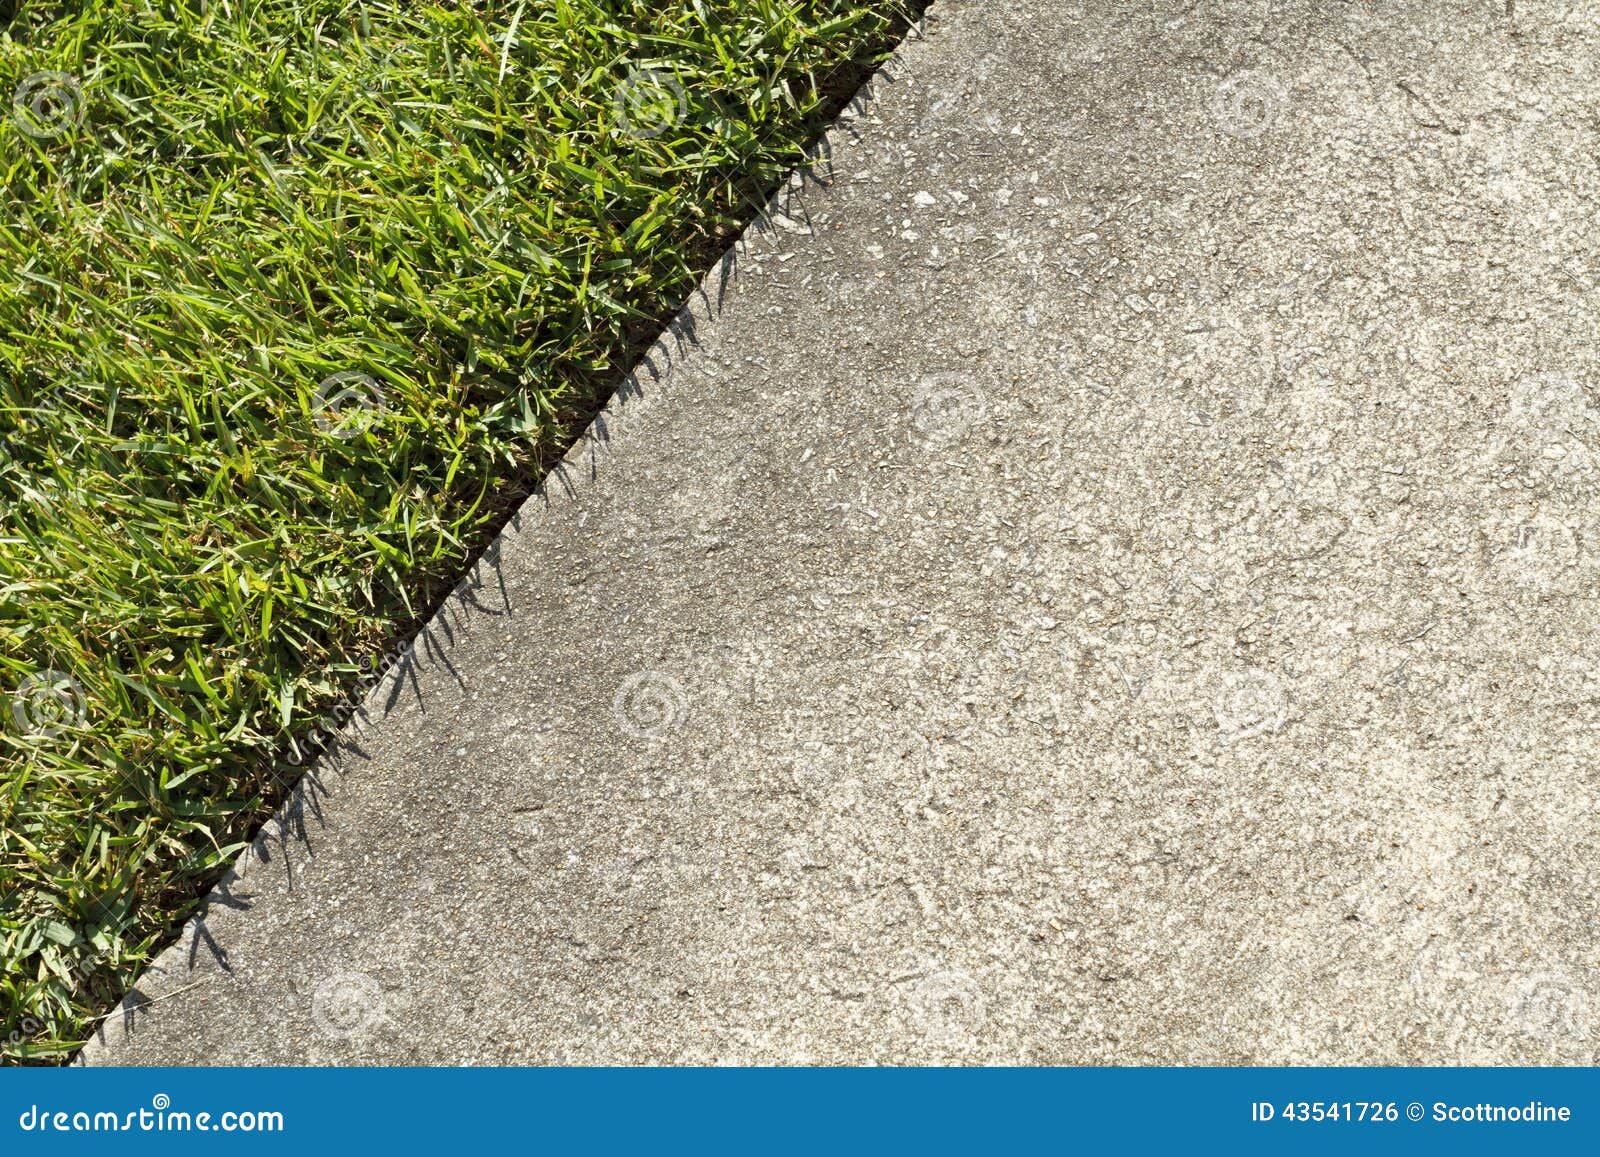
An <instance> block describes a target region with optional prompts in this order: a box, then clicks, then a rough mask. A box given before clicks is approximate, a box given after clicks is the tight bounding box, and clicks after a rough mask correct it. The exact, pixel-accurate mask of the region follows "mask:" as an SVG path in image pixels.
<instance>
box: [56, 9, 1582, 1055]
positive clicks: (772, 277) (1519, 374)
mask: <svg viewBox="0 0 1600 1157" xmlns="http://www.w3.org/2000/svg"><path fill="white" fill-rule="evenodd" d="M1510 7H1511V6H1510V5H1505V4H1502V3H1500V0H1494V2H1492V3H1489V2H1483V3H1450V4H1443V3H1423V2H1414V3H1404V4H1385V5H1375V4H1368V3H1350V4H1340V5H1332V4H1326V3H1321V2H1318V3H1291V4H1284V3H1272V4H1270V5H1269V4H1266V3H1247V2H1238V3H1228V4H1213V3H1204V2H1201V3H1193V4H1188V3H1185V4H1178V3H1162V2H1158V3H1154V4H1151V3H1148V2H1141V3H1085V4H1073V3H1061V2H1059V0H1019V2H1016V3H1011V4H1003V5H996V4H992V3H989V2H987V0H984V2H978V0H960V2H957V0H941V2H940V3H939V4H937V5H936V7H935V9H934V16H935V20H934V21H933V24H932V26H931V27H930V29H929V34H928V35H927V36H926V37H925V38H923V39H919V40H914V41H912V42H909V43H908V44H907V45H906V46H905V47H904V48H903V50H902V52H901V53H900V55H899V58H898V60H897V62H896V64H895V65H894V67H893V68H892V70H891V71H892V73H893V77H894V78H893V79H892V80H883V79H880V81H879V82H877V84H876V86H875V90H874V96H873V99H872V100H871V101H869V102H867V103H866V104H865V105H864V107H863V108H862V109H861V110H860V111H859V112H858V113H857V114H856V115H854V116H851V117H848V118H847V119H846V120H845V121H844V122H843V123H842V124H841V125H840V126H839V128H838V130H837V131H836V132H834V133H833V134H832V137H831V141H832V146H833V150H834V156H833V175H834V178H835V179H834V183H833V184H832V185H831V186H830V187H827V188H821V187H816V186H813V187H810V188H809V189H807V190H806V191H805V192H803V193H802V194H801V195H800V196H799V198H798V204H797V205H795V206H792V207H791V210H790V213H789V216H788V217H785V218H784V219H782V220H780V221H779V222H778V223H777V225H776V226H775V227H771V228H769V229H768V230H767V231H766V232H765V233H763V234H761V235H760V236H755V237H752V238H751V239H750V244H749V246H748V248H747V249H746V251H745V252H744V253H743V254H742V256H741V257H740V258H739V261H738V270H739V271H738V274H737V276H736V277H734V278H733V280H732V281H731V283H730V284H729V285H728V286H727V287H726V293H725V295H722V296H721V297H720V300H719V293H720V291H721V289H722V286H721V284H720V279H719V278H713V279H712V281H711V282H710V283H709V285H708V290H709V292H708V294H707V296H706V297H705V298H704V299H703V300H700V301H697V302H696V303H695V305H694V306H693V309H692V311H691V313H692V318H690V317H686V319H685V321H686V323H688V322H690V321H692V331H693V336H692V340H689V339H688V337H687V334H686V333H681V334H680V335H679V337H678V338H677V339H671V340H667V341H665V342H663V343H662V345H661V346H660V347H659V348H658V349H657V351H656V352H655V354H654V356H653V358H652V363H653V369H651V370H642V371H641V373H640V375H639V379H640V380H639V383H638V389H637V390H636V391H634V392H632V393H631V394H630V396H629V397H628V398H627V399H626V400H625V401H622V402H619V404H618V405H617V406H616V407H614V410H613V413H612V414H611V415H610V416H609V417H608V418H607V420H606V421H605V422H604V423H603V424H602V426H601V427H600V428H597V430H596V431H595V432H594V434H593V435H592V436H591V437H590V438H589V439H588V440H587V441H586V442H585V443H584V444H583V445H582V446H581V447H580V448H579V450H578V451H577V452H575V454H574V455H573V457H572V458H571V459H570V461H569V464H568V466H567V468H566V469H564V470H563V471H562V473H561V475H560V477H559V478H558V479H555V480H553V481H552V482H551V484H550V485H549V486H548V488H547V490H546V492H545V493H543V494H541V495H540V496H539V497H537V498H535V499H534V500H533V501H531V502H530V503H529V504H528V505H527V506H526V507H525V508H524V510H523V511H522V513H521V515H520V517H519V519H518V521H517V523H516V525H515V527H514V528H513V529H512V530H510V531H509V532H508V533H506V534H505V536H504V537H503V539H502V540H501V541H500V543H499V544H498V547H497V549H496V551H495V552H494V553H493V554H492V555H491V557H490V558H489V559H488V560H486V562H485V564H484V565H483V566H481V567H479V568H478V572H477V574H476V576H475V578H474V580H473V581H474V584H475V585H472V586H470V587H469V588H468V589H467V590H465V591H464V592H463V594H462V597H461V598H459V599H458V600H457V601H456V602H455V603H453V604H452V605H451V607H450V608H448V610H447V611H446V612H445V613H444V614H443V615H442V616H441V618H440V620H439V621H438V622H437V623H436V624H435V626H434V628H433V629H432V630H431V631H430V633H429V636H428V639H429V647H428V652H429V653H428V654H427V655H425V656H420V657H419V660H418V664H417V667H416V669H415V670H414V671H413V672H411V673H409V677H408V678H407V679H406V681H405V682H404V685H403V686H402V687H401V688H400V689H399V690H398V692H397V695H396V696H395V697H394V702H393V704H392V707H391V708H390V709H388V710H387V712H386V713H385V711H384V710H383V707H384V704H385V703H386V702H388V700H387V699H382V700H379V701H376V702H375V704H374V719H373V721H372V724H371V726H369V727H368V728H366V730H365V733H364V734H363V735H361V736H359V737H358V748H357V749H355V750H351V751H350V752H348V753H347V755H346V757H345V758H344V759H343V760H342V761H341V762H340V763H338V764H337V765H327V766H324V767H323V768H321V769H320V770H319V772H318V777H317V790H316V791H315V793H314V795H313V796H311V797H308V798H307V800H306V801H305V806H304V808H303V811H302V812H301V813H299V814H296V815H293V816H292V817H291V820H292V822H291V823H290V824H289V825H288V826H287V827H286V828H281V829H279V828H275V829H273V830H272V831H270V832H269V833H268V836H267V837H266V839H265V840H264V842H263V844H262V845H261V851H262V852H263V853H264V855H261V856H260V857H259V858H256V859H252V860H250V861H247V862H246V863H245V864H244V865H243V866H242V869H241V871H242V875H241V876H240V878H237V879H234V880H232V881H230V882H229V884H228V885H227V887H226V889H225V894H224V895H223V896H222V897H220V898H219V899H218V901H217V902H216V903H214V904H213V905H212V906H211V908H210V910H209V912H208V913H207V914H206V916H205V918H204V921H203V924H202V925H197V926H195V927H193V928H191V929H190V932H189V933H188V935H187V936H186V937H185V940H184V943H183V944H182V945H180V946H179V947H178V948H177V949H175V950H173V951H172V952H170V953H169V954H168V955H167V956H165V957H164V958H163V959H162V960H161V961H160V962H159V964H158V965H157V966H156V967H154V968H152V969H151V971H150V972H149V974H148V975H147V976H146V977H145V978H144V979H143V980H142V981H141V982H140V984H139V993H140V994H141V996H142V997H145V998H151V997H162V996H164V995H166V994H168V993H174V994H175V995H172V996H171V998H170V999H168V1000H164V1001H162V1002H160V1003H158V1004H156V1005H155V1006H153V1007H152V1008H150V1009H148V1010H147V1011H145V1012H142V1013H140V1014H138V1016H137V1017H136V1018H129V1020H125V1019H124V1018H117V1019H113V1020H111V1021H108V1022H107V1026H106V1031H105V1036H104V1040H103V1042H100V1043H97V1044H96V1045H94V1046H92V1047H91V1048H90V1049H89V1050H88V1052H87V1053H86V1059H87V1060H89V1061H90V1062H92V1063H107V1062H111V1063H141V1064H142V1063H267V1062H270V1063H291V1064H292V1063H301V1062H371V1063H413V1062H416V1063H463V1062H464V1063H479V1062H510V1063H525V1062H543V1063H612V1062H617V1063H633V1062H669V1063H685V1062H687V1063H700V1062H801V1063H804V1062H916V1061H962V1062H966V1061H973V1062H1083V1063H1102V1062H1119V1063H1121V1062H1126V1063H1155V1062H1185V1063H1239V1062H1245V1063H1249V1062H1313V1061H1315V1062H1370V1063H1384V1064H1389V1063H1399V1062H1429V1063H1450V1062H1555V1061H1561V1062H1594V1061H1595V1060H1596V1059H1597V1045H1596V1040H1597V1035H1596V1034H1597V1031H1600V953H1597V932H1596V923H1595V895H1596V876H1597V872H1596V866H1597V855H1596V853H1597V836H1600V822H1597V809H1596V780H1597V771H1596V767H1597V760H1596V756H1597V754H1600V753H1597V746H1600V743H1597V732H1600V667H1597V662H1596V655H1597V654H1600V617H1597V614H1596V601H1595V597H1594V592H1595V591H1596V590H1597V589H1600V586H1597V580H1600V563H1597V559H1596V550H1595V548H1596V544H1597V542H1600V506H1597V504H1596V497H1597V495H1600V409H1597V408H1596V402H1597V400H1600V393H1597V388H1600V374H1597V368H1600V361H1597V350H1596V334H1597V325H1596V322H1597V318H1596V309H1595V306H1596V303H1597V300H1600V298H1597V293H1596V281H1595V278H1596V275H1597V272H1600V253H1597V248H1600V230H1597V229H1596V226H1595V207H1596V204H1597V201H1596V196H1597V193H1600V177H1597V162H1596V157H1597V156H1600V148H1597V143H1600V142H1597V122H1596V110H1597V103H1596V102H1597V98H1600V75H1597V73H1600V6H1597V5H1596V4H1594V3H1582V4H1578V3H1530V2H1528V0H1518V2H1517V3H1516V5H1515V11H1514V15H1511V16H1509V17H1508V15H1507V9H1509V8H1510ZM219 953H223V954H225V957H226V967H224V966H223V965H222V964H221V963H219V956H218V954H219ZM130 1020H131V1023H132V1025H133V1031H132V1034H131V1035H129V1031H128V1023H129V1021H130Z"/></svg>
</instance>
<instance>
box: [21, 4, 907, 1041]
mask: <svg viewBox="0 0 1600 1157" xmlns="http://www.w3.org/2000/svg"><path fill="white" fill-rule="evenodd" d="M12 7H13V9H14V13H13V15H12V17H11V19H10V21H9V22H8V23H0V100H4V101H5V102H6V103H4V104H0V176H3V198H4V200H3V207H0V1048H3V1051H4V1055H5V1057H6V1058H7V1059H10V1060H13V1061H15V1060H49V1059H60V1058H61V1057H63V1056H65V1055H67V1054H69V1053H70V1052H71V1051H72V1050H73V1049H74V1048H75V1047H76V1046H77V1045H78V1044H80V1043H81V1042H82V1041H83V1040H84V1039H85V1038H86V1035H87V1033H88V1032H89V1031H90V1029H91V1028H92V1025H93V1019H92V1018H93V1017H94V1016H95V1015H96V1014H99V1013H102V1012H103V1011H104V1010H106V1009H107V1008H109V1007H110V1006H111V1004H112V1003H113V1002H114V1001H115V1000H117V999H118V998H119V997H120V995H121V993H122V992H123V991H125V990H126V988H127V986H128V984H129V982H130V981H131V979H132V978H133V976H134V975H135V974H136V972H137V971H138V970H139V968H140V967H141V966H142V965H143V964H144V963H145V962H146V961H147V960H149V959H150V957H151V956H152V955H153V953H154V952H155V951H156V950H158V949H159V948H160V947H161V946H162V944H163V943H164V942H165V941H166V939H167V938H168V937H170V935H171V932H172V930H173V928H174V927H175V925H176V922H177V921H178V920H179V919H180V918H181V917H182V916H183V915H185V914H186V912H188V911H189V910H191V909H192V907H193V905H194V902H195V897H196V895H197V894H198V892H199V891H200V889H201V888H202V887H203V885H204V884H205V883H206V882H207V881H208V880H209V879H213V878H215V875H216V873H217V871H218V870H219V867H220V866H221V865H224V864H225V863H226V862H227V861H229V860H230V859H232V858H233V857H234V856H235V855H236V854H237V853H238V852H239V851H240V850H241V849H242V848H243V847H244V846H245V840H246V837H247V835H248V833H249V831H250V828H251V826H252V825H253V824H254V823H256V822H259V820H260V818H261V817H262V816H263V814H264V812H265V810H266V809H267V808H268V807H270V805H271V804H272V802H273V801H274V799H276V798H278V796H279V794H281V784H282V783H283V781H284V778H285V774H286V772H288V771H290V770H292V769H290V768H288V767H287V766H286V765H287V763H288V761H287V760H286V758H285V755H286V752H288V751H289V750H290V747H289V745H290V743H291V741H294V740H296V739H297V738H298V739H302V740H303V739H304V738H305V736H307V735H308V734H309V733H311V732H313V731H314V730H316V729H317V726H318V721H319V719H322V718H323V717H324V716H325V715H326V713H327V712H328V711H329V710H330V708H332V707H333V705H335V704H336V703H338V702H340V700H341V698H342V697H343V696H344V695H345V694H346V693H347V692H348V690H349V689H350V688H351V687H352V686H353V685H355V684H357V683H359V682H360V681H361V680H362V678H363V676H364V675H365V674H367V673H368V672H369V671H370V669H371V666H372V664H373V663H374V662H375V661H376V660H375V655H376V653H377V651H378V650H379V648H381V646H382V645H383V643H384V641H385V640H388V639H391V638H393V637H394V636H395V635H396V634H397V633H398V632H404V631H405V630H406V629H407V627H408V625H409V624H410V623H411V622H413V621H414V620H415V618H416V617H417V616H418V615H420V614H422V613H423V612H424V611H426V610H427V609H428V605H429V603H430V602H431V601H432V600H433V599H435V598H436V597H437V596H438V594H439V592H440V591H442V590H443V589H446V588H447V587H448V585H449V584H450V583H451V582H452V581H454V580H455V579H457V578H459V577H460V574H461V573H462V569H463V563H464V560H465V559H466V558H467V556H468V555H469V553H470V552H471V551H472V549H474V547H475V545H477V544H478V543H479V542H480V541H481V539H482V536H483V534H484V532H485V529H486V528H487V527H488V526H490V525H491V524H492V523H493V522H494V520H495V519H496V518H497V517H498V516H499V515H500V513H501V512H502V511H503V509H504V507H505V504H506V501H507V494H508V488H509V489H510V492H512V493H515V492H516V487H517V486H518V485H524V484H526V482H527V481H528V480H529V479H530V478H532V477H534V476H536V474H537V472H538V470H539V469H540V467H541V465H543V464H546V463H548V462H549V461H551V460H552V456H553V455H554V454H555V453H557V452H559V449H560V448H561V447H562V445H563V444H564V443H565V442H566V441H567V440H568V439H570V437H571V436H572V435H573V434H574V433H575V432H576V431H577V429H578V428H580V427H581V425H582V423H583V422H584V421H585V420H586V419H587V417H588V416H589V415H590V414H592V413H593V410H594V407H595V405H596V402H597V401H598V400H599V399H601V398H603V396H604V394H605V392H606V391H607V390H609V389H610V388H612V387H614V385H615V384H616V382H617V380H618V379H619V377H620V376H621V374H622V373H623V372H624V371H625V370H626V368H627V366H628V362H629V361H630V359H631V357H632V355H633V354H635V353H637V352H638V348H639V343H640V340H641V339H642V338H644V337H647V336H649V335H650V334H651V333H652V332H653V331H654V326H655V325H656V324H657V323H658V322H659V320H660V319H662V318H663V317H665V316H667V315H669V314H670V313H671V312H672V311H673V310H675V309H676V308H677V307H678V306H679V305H680V304H681V302H682V301H683V300H684V299H685V298H686V296H687V294H688V293H689V291H690V290H691V288H692V286H693V284H694V283H695V282H696V280H697V279H698V277H699V275H700V274H701V273H702V272H703V271H704V269H705V268H706V266H707V264H708V263H709V261H710V260H711V259H713V258H714V256H715V255H716V254H717V253H719V252H720V251H721V250H722V249H723V248H724V247H725V246H726V245H727V243H728V242H729V241H730V240H731V238H732V237H733V236H734V235H735V234H736V233H737V231H738V230H739V229H740V228H741V226H742V225H743V224H744V223H745V222H746V221H748V219H749V218H750V217H751V216H752V215H753V213H754V211H755V204H756V200H757V199H758V198H759V197H761V196H763V195H764V194H765V193H766V191H768V190H769V189H770V188H771V187H772V185H773V184H774V183H775V182H776V181H777V180H778V179H780V178H781V176H782V175H783V174H784V173H785V172H786V171H787V170H788V169H789V168H790V167H791V166H793V165H794V164H795V163H796V162H797V161H798V160H800V159H801V156H802V152H801V150H802V147H803V146H804V144H805V143H806V142H807V141H808V140H809V139H810V138H811V137H812V136H813V135H814V133H815V131H816V129H817V128H818V124H819V118H820V117H821V116H822V115H823V114H824V112H825V111H826V110H827V109H828V107H829V105H830V103H831V102H832V100H833V98H834V96H835V94H836V90H837V87H838V83H839V80H840V77H841V75H848V70H851V69H859V68H860V66H861V65H862V64H864V63H865V62H867V61H868V60H870V59H871V58H872V56H873V55H874V54H875V53H879V52H881V51H882V50H883V49H884V48H885V47H886V45H887V42H888V40H889V38H890V37H891V36H892V35H893V34H894V33H895V31H896V30H897V29H898V28H899V27H900V24H901V21H900V19H899V14H898V12H897V9H896V5H893V4H888V3H879V4H874V5H870V6H867V5H861V4H856V3H851V2H849V0H809V2H801V0H785V2H780V0H638V2H612V3H597V2H591V0H544V2H526V3H503V2H499V0H478V2H476V3H464V4H456V3H451V4H410V3H407V4H401V3H395V4H393V5H383V4H372V3H365V4H364V3H357V2H354V0H243V2H241V3H234V4H222V3H217V2H214V0H213V2H210V3H208V2H205V0H86V2H84V3H80V4H76V5H65V4H45V3H31V2H29V0H21V2H20V3H17V4H15V5H12ZM842 70H844V71H842Z"/></svg>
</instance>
